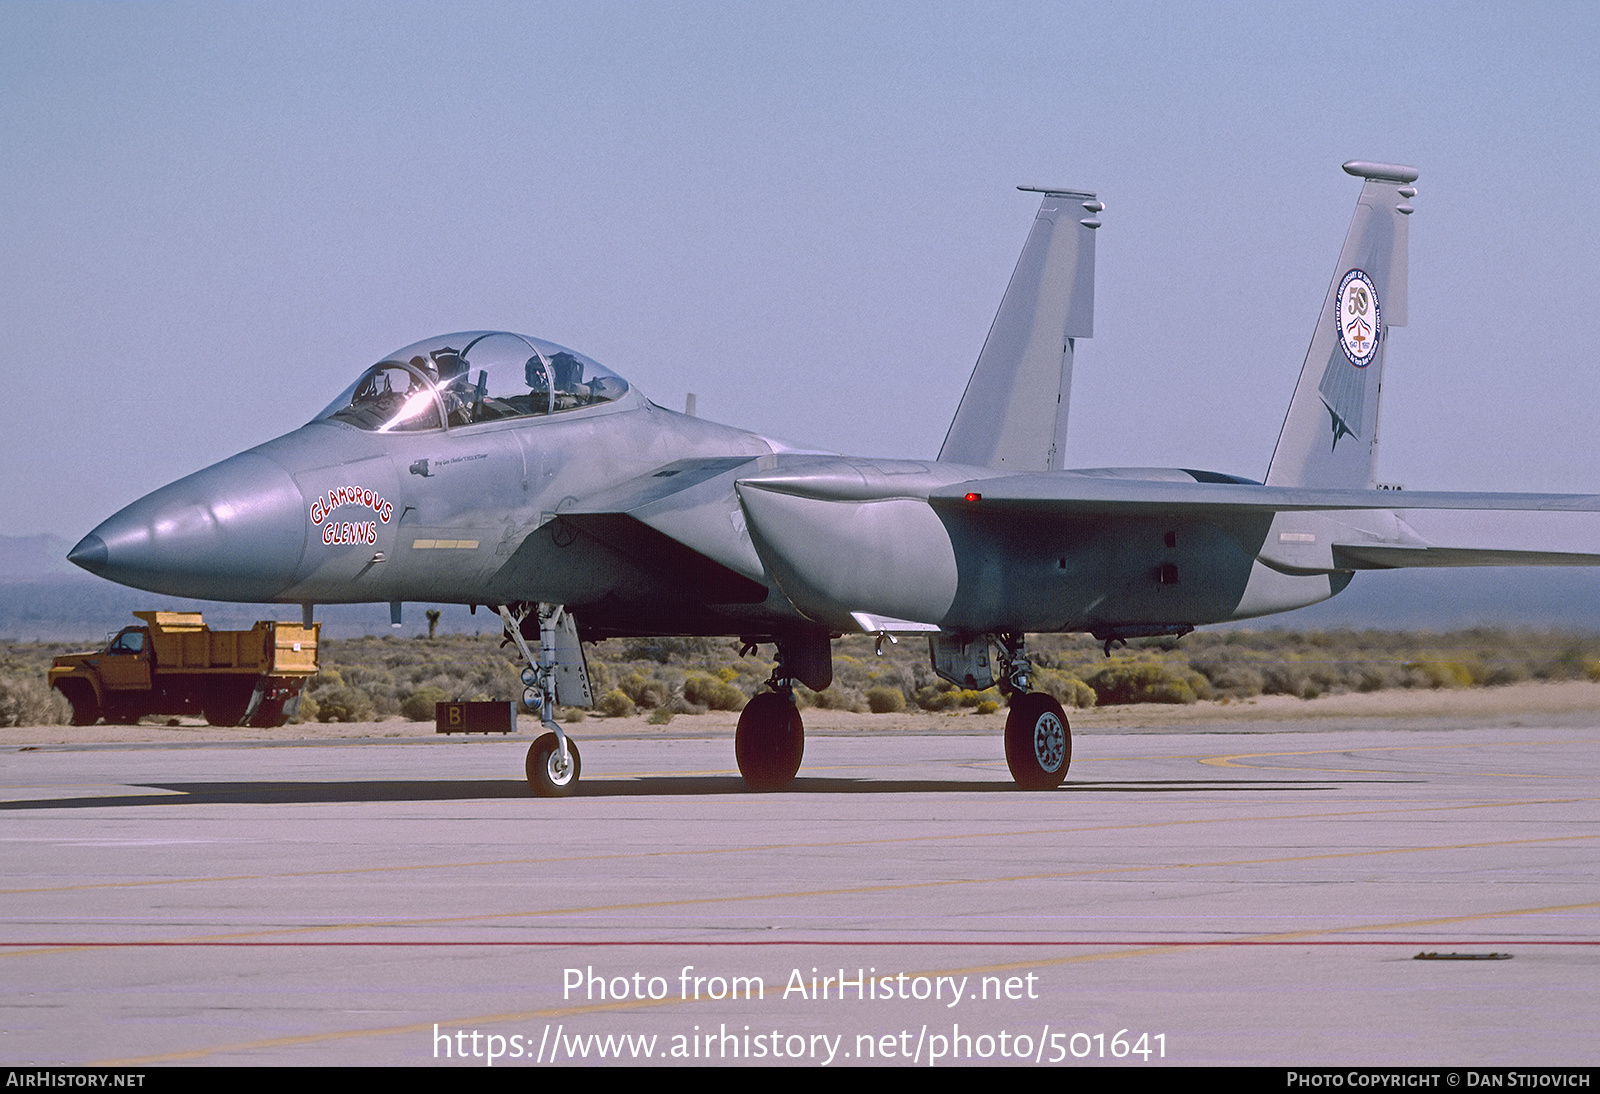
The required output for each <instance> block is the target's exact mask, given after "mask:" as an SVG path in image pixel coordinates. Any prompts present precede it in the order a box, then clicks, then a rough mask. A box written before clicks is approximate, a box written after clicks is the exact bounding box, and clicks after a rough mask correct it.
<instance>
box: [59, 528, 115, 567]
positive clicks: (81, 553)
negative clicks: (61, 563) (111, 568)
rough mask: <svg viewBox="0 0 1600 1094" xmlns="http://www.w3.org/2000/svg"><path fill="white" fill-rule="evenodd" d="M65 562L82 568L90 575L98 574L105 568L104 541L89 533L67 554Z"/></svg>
mask: <svg viewBox="0 0 1600 1094" xmlns="http://www.w3.org/2000/svg"><path fill="white" fill-rule="evenodd" d="M67 561H68V562H72V563H76V564H77V565H79V566H82V567H83V568H84V569H85V570H88V571H89V572H90V573H91V574H98V573H99V572H100V571H102V570H104V569H105V568H106V541H105V540H103V539H101V538H100V537H99V536H97V535H95V534H94V533H93V532H90V533H89V534H88V535H86V536H84V537H83V538H82V539H80V540H79V541H78V545H77V546H76V547H74V548H73V549H72V550H70V551H68V552H67Z"/></svg>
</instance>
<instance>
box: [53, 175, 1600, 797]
mask: <svg viewBox="0 0 1600 1094" xmlns="http://www.w3.org/2000/svg"><path fill="white" fill-rule="evenodd" d="M1344 169H1345V170H1346V171H1347V172H1349V173H1350V174H1351V175H1355V176H1358V177H1360V178H1361V179H1363V180H1364V183H1363V185H1362V188H1361V195H1360V197H1359V199H1358V200H1357V204H1356V212H1355V217H1354V220H1353V222H1352V224H1351V227H1350V230H1349V234H1348V236H1347V237H1346V239H1345V243H1344V248H1343V250H1342V251H1341V252H1340V254H1339V261H1338V265H1337V266H1336V267H1335V268H1334V274H1333V280H1332V283H1331V284H1330V286H1329V288H1328V294H1327V297H1326V299H1325V300H1324V302H1323V306H1322V312H1321V314H1320V316H1319V318H1318V319H1317V325H1316V329H1315V331H1314V333H1313V334H1312V338H1311V347H1310V350H1309V351H1308V353H1307V354H1306V359H1305V364H1304V367H1303V369H1302V371H1301V374H1300V381H1299V384H1298V386H1297V387H1296V388H1295V392H1294V398H1293V401H1292V402H1291V404H1290V407H1289V413H1288V416H1287V418H1286V420H1285V421H1284V424H1283V430H1282V433H1281V435H1280V436H1279V439H1278V444H1277V448H1276V450H1275V452H1274V453H1273V456H1272V461H1271V464H1270V466H1269V467H1268V469H1267V474H1266V479H1265V481H1264V482H1255V481H1252V480H1249V479H1244V478H1239V477H1236V476H1234V475H1227V474H1220V473H1216V472H1208V471H1192V470H1180V469H1161V468H1097V469H1092V470H1076V471H1069V470H1065V469H1063V468H1062V466H1061V452H1062V441H1063V439H1064V437H1065V433H1066V425H1067V402H1068V392H1069V387H1070V381H1071V374H1072V356H1073V347H1074V344H1075V343H1076V341H1077V340H1078V339H1080V338H1087V337H1089V336H1090V335H1091V334H1092V333H1093V310H1094V239H1095V231H1096V229H1098V228H1099V227H1100V216H1101V213H1102V211H1103V209H1104V206H1103V205H1102V204H1101V203H1100V202H1099V201H1098V200H1096V198H1095V196H1094V195H1093V194H1089V193H1078V192H1075V191H1070V190H1054V189H1043V188H1034V187H1024V189H1033V190H1037V191H1038V192H1041V193H1042V194H1043V203H1042V204H1041V206H1040V209H1039V213H1038V216H1037V218H1036V219H1035V221H1034V225H1033V229H1032V232H1031V233H1030V235H1029V237H1028V241H1027V244H1026V245H1025V247H1024V249H1023V252H1022V257H1021V260H1020V261H1019V262H1018V265H1017V269H1016V272H1015V273H1014V274H1013V275H1012V278H1011V283H1010V285H1009V287H1008V288H1007V290H1006V293H1005V296H1004V297H1003V299H1002V300H1001V304H1000V310H999V313H998V315H997V316H996V318H995V321H994V325H993V327H992V328H991V329H990V332H989V336H988V339H987V340H986V342H985V343H984V347H983V350H982V352H981V353H980V355H979V357H978V362H977V365H976V367H975V368H974V370H973V373H972V378H971V380H970V382H969V383H968V385H967V389H966V392H965V394H964V395H963V396H962V399H961V403H960V406H959V408H958V409H957V411H956V416H955V420H954V422H953V423H952V425H951V426H950V432H949V434H948V436H947V437H946V438H945V442H944V446H943V448H942V449H941V451H940V453H939V458H938V459H937V460H933V461H920V460H882V459H861V458H852V457H847V456H838V455H832V454H826V453H819V452H807V451H798V450H795V449H793V448H790V447H787V446H784V445H782V444H779V443H778V442H775V441H773V440H770V439H768V438H766V437H762V436H758V435H756V434H753V433H747V432H743V431H741V430H737V429H731V428H728V427H726V426H720V425H715V424H713V423H710V422H707V421H702V420H700V419H698V418H695V417H692V416H688V415H685V414H678V413H674V412H672V411H670V410H665V409H663V408H661V407H659V406H657V405H655V404H654V403H652V402H650V401H649V400H648V399H646V398H645V397H644V395H643V394H642V393H641V392H639V391H638V390H637V389H636V388H634V387H632V386H630V385H629V384H628V383H627V382H626V381H625V380H624V379H622V378H621V377H620V376H618V375H616V374H615V373H613V372H611V371H610V370H608V369H606V368H604V367H603V366H601V365H600V364H598V363H597V362H595V361H593V360H591V359H590V358H588V357H585V356H584V355H583V354H581V353H575V352H573V351H572V350H569V349H565V348H563V347H561V346H558V345H555V344H553V343H551V342H547V341H543V340H541V339H538V338H530V337H525V336H522V335H518V334H506V333H498V332H472V333H463V334H450V335H445V336H443V337H439V338H431V339H428V340H427V341H424V342H419V343H417V344H415V345H412V346H407V347H406V348H404V349H402V350H399V351H397V352H395V353H393V354H390V355H389V356H387V357H385V358H383V360H381V361H379V362H378V363H377V364H375V365H373V366H372V367H371V368H368V369H366V370H365V371H364V372H362V373H361V374H360V376H359V377H357V378H356V380H355V382H354V383H352V384H351V385H350V386H349V387H348V388H346V389H345V390H344V391H343V392H342V393H341V394H340V395H339V396H338V398H336V399H334V400H333V402H331V403H329V404H328V406H327V408H326V409H325V410H324V411H323V412H322V413H320V414H318V415H317V416H316V418H314V419H313V420H312V421H311V422H309V423H308V424H306V425H304V426H302V427H300V428H299V429H296V430H295V431H294V432H292V433H288V434H286V435H284V436H282V437H279V438H278V439H276V440H273V441H269V442H268V443H266V444H263V445H260V446H259V447H256V448H253V449H251V450H250V451H248V452H244V453H241V454H239V455H237V456H234V457H232V458H230V459H227V460H224V461H222V462H221V463H219V464H216V465H215V466H212V467H208V468H206V469H205V470H203V471H200V472H198V473H196V474H193V475H190V476H189V477H188V478H185V479H181V480H179V481H178V482H175V483H173V484H171V485H170V486H166V487H163V488H162V489H160V490H157V491H156V492H155V493H153V494H150V495H149V496H148V497H145V498H142V499H140V500H139V501H136V502H134V503H133V504H132V505H130V506H128V507H127V508H126V509H123V510H122V511H121V512H119V513H117V514H116V515H115V516H113V517H111V518H110V519H108V520H107V521H105V522H104V523H103V524H101V525H100V526H99V527H98V528H96V529H95V530H94V531H93V532H91V533H90V534H89V535H87V536H85V537H84V539H83V540H82V542H80V543H79V544H78V545H77V546H76V547H74V548H73V550H72V552H71V554H70V555H69V557H70V558H71V560H72V561H73V562H75V563H77V564H78V565H79V566H82V567H83V568H84V569H86V570H89V571H90V572H92V573H96V574H99V575H101V576H103V577H106V578H109V579H111V580H113V581H117V582H121V583H123V584H125V585H131V586H134V587H136V588H141V589H148V590H151V591H154V592H159V593H164V594H169V595H172V596H184V597H200V598H209V599H215V600H228V601H256V602H270V603H299V604H301V605H303V606H304V607H303V613H304V615H305V617H306V618H307V619H309V618H310V615H311V611H312V605H314V604H319V603H321V604H331V603H352V602H382V601H389V602H391V604H392V605H393V610H394V611H395V613H396V617H397V618H398V611H399V606H400V604H401V603H402V602H404V601H408V600H410V601H424V602H433V603H461V604H470V605H474V606H476V605H488V606H492V607H493V608H495V609H496V610H497V611H498V612H499V613H500V616H501V618H502V620H503V622H504V625H505V627H506V629H507V632H508V634H509V635H510V636H511V637H512V638H513V639H514V640H515V641H516V643H517V645H518V648H519V650H520V651H521V654H522V656H523V658H524V659H525V660H526V663H527V667H526V668H525V669H524V671H523V679H524V682H525V683H526V684H527V685H528V690H527V692H526V693H525V701H527V702H528V703H529V705H530V707H532V708H534V709H537V710H539V711H540V712H541V715H542V718H543V720H544V722H545V724H546V725H547V726H548V727H549V729H550V732H549V733H546V734H544V735H542V736H541V737H540V738H539V739H538V740H537V741H535V742H534V744H533V746H532V748H531V749H530V750H529V753H528V761H527V774H528V779H529V781H530V783H531V784H532V786H533V789H534V790H535V792H537V793H539V794H543V795H564V794H569V793H571V792H572V791H573V790H574V788H575V787H576V785H577V781H578V776H579V770H580V766H579V765H580V761H579V756H578V751H577V748H576V746H575V745H574V744H573V743H572V741H571V740H570V739H569V738H568V737H567V736H566V734H565V733H564V732H563V731H562V729H561V727H560V726H559V725H558V724H557V723H556V721H555V718H554V713H555V710H556V705H557V704H558V703H560V704H563V705H574V706H587V705H589V704H590V702H591V697H590V694H589V686H588V679H587V674H586V671H585V668H584V655H583V647H582V644H581V641H580V640H585V641H587V640H596V639H602V638H606V637H611V636H617V635H731V636H737V637H739V638H740V639H741V640H742V641H743V642H744V643H745V644H746V645H747V646H748V647H755V646H757V645H760V644H772V645H774V646H775V647H776V662H777V667H776V668H775V670H774V671H773V674H772V678H771V679H770V680H769V681H768V684H769V690H767V691H764V692H762V693H761V694H759V695H757V696H755V697H754V698H753V699H752V700H751V701H750V702H749V704H748V705H747V706H746V707H745V709H744V712H743V714H742V715H741V716H740V719H739V727H738V734H737V738H736V743H735V751H736V753H737V758H738V764H739V770H740V772H741V773H742V774H743V776H744V778H745V780H746V781H747V782H748V783H749V784H750V785H751V786H752V787H754V788H757V789H767V790H771V789H777V788H781V787H783V786H786V785H787V784H788V783H789V782H790V781H791V780H792V779H793V777H794V775H795V773H796V771H797V770H798V769H799V766H800V761H801V754H802V750H803V731H802V726H801V719H800V714H799V711H798V710H797V708H796V706H795V702H794V698H793V689H794V686H795V684H796V683H800V684H804V685H805V686H807V687H810V688H814V689H819V690H820V689H822V688H825V687H827V686H828V684H829V682H830V681H831V679H832V676H833V668H832V658H831V640H832V639H833V638H835V637H837V636H839V635H842V634H847V633H863V632H864V633H868V634H876V635H879V636H880V641H881V638H882V636H891V635H901V634H917V633H922V634H926V636H927V637H928V640H929V645H930V649H931V655H932V660H933V665H934V668H935V669H936V670H937V672H938V673H939V675H940V676H942V677H944V678H945V679H947V680H951V681H954V682H956V683H959V684H961V685H963V686H965V687H971V688H986V687H989V686H991V685H992V684H993V683H995V682H998V684H999V686H1000V688H1001V690H1002V691H1003V692H1004V693H1005V694H1006V695H1007V696H1008V697H1009V699H1010V714H1009V717H1008V718H1007V722H1006V735H1005V736H1006V758H1007V761H1008V763H1009V765H1010V768H1011V773H1012V775H1013V777H1014V778H1015V779H1016V781H1017V783H1018V784H1019V785H1021V786H1023V787H1027V788H1036V789H1037V788H1050V787H1054V786H1056V785H1058V784H1059V783H1060V782H1061V780H1062V777H1063V776H1064V775H1065V774H1066V771H1067V766H1068V764H1069V762H1070V760H1071V736H1070V730H1069V728H1068V724H1067V718H1066V715H1065V713H1064V712H1063V711H1062V708H1061V705H1060V704H1059V703H1057V702H1056V701H1055V700H1054V699H1053V698H1051V697H1050V696H1049V695H1047V694H1044V693H1042V692H1037V691H1033V690H1031V683H1032V676H1031V670H1030V665H1029V661H1028V652H1027V644H1026V640H1025V638H1026V635H1027V634H1028V633H1029V632H1034V633H1039V632H1067V631H1084V632H1088V633H1090V634H1092V635H1094V636H1095V637H1096V638H1097V639H1099V640H1101V641H1103V642H1104V643H1105V644H1106V649H1107V652H1109V651H1110V648H1111V646H1112V645H1113V644H1116V643H1119V642H1123V641H1125V640H1127V639H1130V638H1134V637H1141V636H1152V635H1182V634H1185V633H1187V632H1188V631H1190V630H1192V629H1194V628H1195V627H1197V626H1201V625H1204V624H1207V623H1218V622H1222V621H1224V620H1232V619H1248V618H1251V617H1254V616H1262V615H1267V614H1270V613H1273V612H1282V611H1288V610H1290V609H1292V608H1298V607H1302V606H1304V605H1307V604H1313V603H1316V602H1317V601H1320V600H1324V599H1326V598H1327V597H1330V596H1332V595H1334V594H1335V593H1337V592H1339V591H1340V590H1341V589H1343V588H1344V587H1345V586H1346V585H1348V584H1349V583H1350V580H1351V578H1352V577H1353V576H1354V574H1355V572H1356V571H1357V570H1366V569H1384V568H1389V567H1397V566H1474V565H1494V566H1499V565H1518V564H1527V565H1584V566H1587V565H1596V564H1600V497H1596V496H1589V495H1584V496H1571V495H1543V494H1474V493H1420V492H1409V491H1408V492H1405V493H1394V492H1392V491H1386V490H1383V489H1380V488H1379V487H1378V486H1377V484H1376V483H1375V482H1374V477H1373V459H1374V454H1375V451H1376V445H1377V422H1378V392H1379V387H1380V379H1381V373H1382V369H1383V360H1384V355H1385V350H1386V347H1387V343H1388V332H1389V329H1390V328H1391V327H1396V326H1400V325H1402V324H1404V322H1405V318H1406V226H1407V221H1408V218H1409V216H1410V215H1411V212H1412V204H1411V203H1412V200H1413V198H1414V197H1415V195H1416V191H1415V189H1413V187H1412V185H1411V184H1412V183H1413V182H1414V181H1415V179H1416V177H1417V172H1416V171H1415V170H1414V169H1412V168H1409V167H1399V166H1393V165H1388V164H1378V163H1365V162H1351V163H1347V164H1345V165H1344ZM531 639H537V650H536V651H535V650H534V649H533V648H531V647H530V644H529V640H531ZM991 651H993V652H994V653H995V654H997V656H996V657H995V658H994V660H993V661H992V660H991Z"/></svg>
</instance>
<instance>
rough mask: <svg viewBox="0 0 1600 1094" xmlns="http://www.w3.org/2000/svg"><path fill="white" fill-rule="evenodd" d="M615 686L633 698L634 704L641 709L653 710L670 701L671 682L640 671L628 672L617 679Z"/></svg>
mask: <svg viewBox="0 0 1600 1094" xmlns="http://www.w3.org/2000/svg"><path fill="white" fill-rule="evenodd" d="M617 686H618V687H619V688H621V689H622V691H623V693H624V694H625V695H627V697H628V698H629V699H632V700H633V703H634V705H635V706H637V707H639V708H641V709H643V710H654V709H656V708H657V707H663V706H666V705H667V703H669V702H671V701H672V685H671V684H669V683H667V682H666V681H665V680H658V679H656V678H655V677H653V676H646V675H644V674H643V673H641V672H630V673H628V675H626V676H624V677H623V678H622V679H621V680H620V681H618V683H617Z"/></svg>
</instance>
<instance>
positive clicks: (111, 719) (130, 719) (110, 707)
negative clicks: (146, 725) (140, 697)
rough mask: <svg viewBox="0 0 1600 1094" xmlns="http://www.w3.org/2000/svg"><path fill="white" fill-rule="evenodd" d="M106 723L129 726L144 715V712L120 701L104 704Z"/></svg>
mask: <svg viewBox="0 0 1600 1094" xmlns="http://www.w3.org/2000/svg"><path fill="white" fill-rule="evenodd" d="M105 715H106V724H107V725H113V726H131V725H134V724H135V723H137V722H138V721H139V719H140V718H142V717H144V712H143V711H141V710H140V709H139V708H138V707H134V706H124V705H123V704H121V703H110V704H107V706H106V711H105Z"/></svg>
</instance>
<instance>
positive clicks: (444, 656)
mask: <svg viewBox="0 0 1600 1094" xmlns="http://www.w3.org/2000/svg"><path fill="white" fill-rule="evenodd" d="M69 648H81V647H69V646H67V645H64V644H61V643H6V644H0V725H5V726H13V725H42V724H60V723H64V722H65V721H66V720H67V708H66V704H65V703H64V702H63V701H62V700H61V698H60V696H59V695H57V694H55V693H53V692H51V691H50V690H49V689H48V688H47V687H46V686H45V670H46V669H47V668H48V667H49V665H50V659H51V658H52V657H53V656H55V655H56V654H57V653H62V652H66V651H67V650H68V649H69ZM588 649H589V668H590V678H591V683H592V685H593V687H594V694H595V709H594V710H593V711H592V712H583V711H577V710H567V711H564V712H563V717H564V718H566V719H568V720H579V719H581V718H582V717H584V716H586V714H587V716H597V717H626V716H633V715H637V714H646V715H647V716H648V717H649V718H650V720H652V721H654V722H657V723H661V722H665V721H669V720H670V719H671V718H672V717H674V716H676V715H693V714H701V713H704V712H705V711H707V710H739V709H741V708H742V707H743V706H744V704H745V702H746V701H747V700H748V699H749V698H750V697H751V696H752V695H754V694H756V692H757V691H759V690H760V689H761V688H762V686H763V684H764V683H765V681H766V679H767V677H768V676H769V675H770V673H771V671H772V662H771V661H769V660H765V659H763V657H762V656H761V654H762V653H767V652H769V651H770V647H764V648H763V649H762V651H760V652H759V653H757V654H753V655H750V656H747V657H740V656H739V653H738V644H737V643H736V642H734V641H732V640H729V639H710V638H659V639H628V640H625V639H612V640H610V641H606V642H601V643H597V644H594V645H592V646H590V647H588ZM1030 652H1031V653H1032V655H1033V661H1034V666H1035V670H1036V672H1035V687H1036V688H1038V689H1039V690H1043V691H1048V692H1050V693H1051V694H1052V695H1054V696H1056V697H1057V698H1058V699H1060V700H1061V702H1062V704H1063V705H1064V706H1067V707H1088V706H1095V705H1097V704H1098V705H1104V704H1111V703H1193V702H1198V701H1200V700H1207V699H1239V698H1248V697H1251V696H1256V695H1292V696H1297V697H1300V698H1303V699H1313V698H1316V697H1318V696H1321V695H1329V694H1337V693H1341V692H1368V691H1381V690H1384V689H1388V688H1435V689H1437V688H1465V687H1492V686H1495V685H1500V684H1512V683H1519V682H1523V681H1533V680H1600V635H1583V634H1571V633H1563V632H1524V631H1510V630H1498V629H1477V630H1467V631H1455V632H1450V633H1443V634H1428V633H1416V632H1391V631H1321V632H1304V633H1301V632H1293V631H1227V632H1201V633H1196V634H1191V635H1189V636H1188V637H1186V638H1184V639H1183V640H1182V641H1181V642H1180V641H1177V640H1175V639H1150V640H1144V641H1139V642H1134V643H1132V644H1131V645H1130V646H1129V647H1128V648H1126V649H1122V650H1118V651H1115V652H1114V653H1113V654H1112V655H1111V656H1110V657H1106V656H1105V655H1104V654H1103V653H1102V652H1101V649H1100V645H1099V643H1097V642H1095V641H1094V640H1093V639H1090V638H1088V637H1086V636H1072V635H1045V636H1037V637H1035V638H1033V639H1032V640H1031V641H1030ZM513 658H514V654H513V652H512V651H511V649H510V648H509V647H502V646H501V644H500V642H499V639H498V637H492V636H488V635H439V636H438V637H435V638H428V637H426V636H424V635H417V636H416V637H414V638H402V637H397V636H394V635H384V636H381V637H368V638H360V639H353V640H331V639H330V640H327V641H325V642H324V643H323V650H322V673H321V675H320V676H318V677H317V678H316V679H315V680H313V681H312V683H311V685H310V687H309V689H308V692H307V697H306V700H305V702H304V704H303V707H302V710H301V713H300V718H301V720H314V721H324V722H361V721H371V720H374V719H382V718H396V717H398V718H408V719H411V720H414V721H431V720H432V719H433V713H434V704H435V703H437V702H440V701H443V700H446V699H497V700H512V699H515V698H517V697H518V696H519V695H521V693H522V684H521V681H520V679H519V678H518V673H519V666H518V664H517V663H516V661H515V660H514V659H513ZM834 677H835V678H834V683H833V686H831V687H829V688H828V689H827V690H826V691H821V692H814V691H811V690H810V689H808V688H800V689H798V696H799V700H800V702H801V704H802V705H804V706H814V707H822V708H828V709H835V710H851V711H861V712H868V711H870V712H875V713H890V712H899V711H903V710H919V709H920V710H926V711H945V712H959V711H968V710H970V711H976V712H980V713H987V712H991V711H994V710H997V709H999V707H1000V706H1001V704H1002V702H1003V700H1002V699H1001V697H1000V695H999V693H998V692H997V691H996V690H994V689H992V688H991V689H989V690H986V691H973V690H969V689H964V688H958V687H955V686H953V685H951V684H948V683H946V682H945V681H943V680H940V679H939V678H938V677H937V676H935V675H934V673H933V670H932V668H931V667H930V666H929V664H928V656H927V647H926V644H925V643H923V642H922V641H921V640H919V639H906V640H903V641H902V642H901V643H900V644H898V645H886V648H885V650H884V656H882V657H879V656H877V655H876V654H874V652H873V643H872V640H871V639H869V638H866V637H861V636H853V637H850V638H845V639H842V640H840V641H839V642H837V643H836V644H835V646H834Z"/></svg>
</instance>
